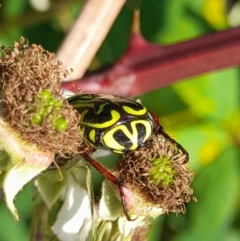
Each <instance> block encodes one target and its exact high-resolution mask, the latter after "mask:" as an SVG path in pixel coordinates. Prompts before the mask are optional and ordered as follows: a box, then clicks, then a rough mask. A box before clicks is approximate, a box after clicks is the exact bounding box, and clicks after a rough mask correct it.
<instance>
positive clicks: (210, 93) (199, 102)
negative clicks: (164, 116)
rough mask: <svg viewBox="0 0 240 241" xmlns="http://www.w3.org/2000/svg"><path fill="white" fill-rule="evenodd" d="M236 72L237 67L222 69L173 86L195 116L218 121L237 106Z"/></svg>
mask: <svg viewBox="0 0 240 241" xmlns="http://www.w3.org/2000/svg"><path fill="white" fill-rule="evenodd" d="M238 74H239V71H238V70H237V69H228V70H223V71H219V72H216V73H212V74H207V75H203V76H201V77H198V78H195V79H192V80H191V81H187V82H181V83H179V84H176V85H174V86H173V88H174V89H175V91H176V92H177V93H178V94H179V96H181V98H182V99H183V100H184V101H185V103H187V104H188V105H189V106H190V109H191V111H193V112H194V114H195V115H196V116H198V117H199V118H205V117H208V118H211V119H217V120H218V122H219V119H224V118H226V116H228V115H229V114H231V113H232V112H233V111H234V110H236V108H237V107H238V106H239V76H238ZM228 79H229V81H228Z"/></svg>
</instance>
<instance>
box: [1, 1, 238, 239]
mask: <svg viewBox="0 0 240 241" xmlns="http://www.w3.org/2000/svg"><path fill="white" fill-rule="evenodd" d="M31 2H34V1H31ZM31 2H30V1H28V0H5V1H3V0H2V1H0V3H1V8H0V45H3V44H4V45H6V46H11V45H12V42H13V41H14V40H18V39H19V37H20V36H24V37H25V38H27V39H29V42H30V43H36V44H41V45H42V46H43V47H44V48H45V49H47V50H49V51H53V52H55V51H56V50H57V49H58V47H59V44H60V43H61V42H62V40H63V37H64V36H65V34H66V30H67V28H68V26H69V25H70V24H71V22H72V21H73V20H74V18H76V16H77V14H78V13H79V11H80V10H81V8H82V4H83V1H77V0H69V1H64V0H62V1H61V0H51V1H49V2H48V1H43V0H40V1H36V2H38V3H39V2H40V3H44V2H46V3H49V7H48V8H46V9H47V10H46V9H45V10H44V11H39V9H38V10H36V8H34V7H33V5H32V3H31ZM235 2H237V1H226V0H194V1H193V0H142V1H140V0H129V1H128V2H127V4H126V5H125V6H124V8H123V10H122V12H121V13H120V15H119V17H118V19H117V20H116V22H115V24H114V26H113V28H112V29H111V31H110V33H109V35H108V37H107V38H106V40H105V41H104V43H103V45H102V47H101V49H100V50H99V52H98V54H97V55H96V58H95V59H94V61H93V63H92V66H91V68H95V67H96V66H99V65H103V64H107V63H111V62H114V61H116V59H117V58H119V57H120V56H121V55H122V53H123V51H124V49H125V48H126V46H127V44H128V40H129V35H130V30H131V26H132V22H131V21H132V18H133V10H134V9H135V8H140V11H141V14H140V22H141V31H142V34H143V36H144V37H145V38H146V39H148V40H149V41H151V42H155V43H159V44H170V43H175V42H179V41H184V40H187V39H190V38H193V37H197V36H200V35H204V34H207V33H210V32H214V31H219V30H223V29H226V28H229V27H230V25H235V23H233V22H232V20H229V15H230V13H231V11H232V9H233V4H235ZM99 11H101V10H99ZM239 15H240V11H239ZM119 36H121V37H119ZM229 57H231V56H229ZM173 71H174V70H173ZM239 78H240V74H239V69H238V68H235V69H226V70H222V71H217V72H214V73H211V74H203V75H201V76H198V77H195V78H192V79H188V80H185V81H182V82H181V83H178V84H174V85H172V86H170V87H165V88H162V89H159V90H155V91H153V92H151V93H148V94H145V95H143V96H140V98H141V100H142V102H143V103H144V104H145V105H146V106H147V108H148V109H151V110H152V111H154V112H156V113H157V114H158V115H159V116H160V117H161V119H160V120H161V122H162V124H163V126H164V127H165V129H166V131H167V132H168V133H169V134H170V135H171V136H173V137H174V138H175V139H177V141H178V142H180V143H181V144H182V145H183V146H184V147H185V148H186V149H187V150H188V151H189V154H190V165H191V167H192V169H193V170H194V171H195V173H196V177H195V179H194V182H193V185H192V186H193V187H194V190H195V192H194V196H195V197H196V198H197V199H198V202H197V203H194V202H191V203H189V204H188V205H187V213H186V214H185V215H183V214H179V215H178V216H176V215H175V214H169V215H163V216H161V217H159V218H158V219H156V220H154V222H153V224H152V225H151V229H150V232H149V237H148V239H149V240H150V241H168V240H171V241H180V240H181V241H188V240H189V241H192V240H200V241H201V240H203V241H208V240H209V241H214V240H218V241H235V240H236V241H237V240H240V185H239V184H240V180H239V178H240V165H239V164H240V155H239V154H240V152H239V146H240V109H239V104H240V98H239V97H240V88H239V87H240V86H239ZM1 197H2V201H1V203H0V241H26V240H28V239H29V233H30V231H29V230H30V224H31V212H32V207H33V204H32V197H33V195H32V188H31V185H30V184H28V185H26V186H25V187H24V189H23V191H22V192H21V193H20V194H19V195H18V196H17V198H16V201H15V203H16V206H17V208H18V211H19V214H20V222H16V221H14V218H13V217H12V215H11V214H10V213H9V211H8V210H7V208H6V205H5V203H4V201H3V200H4V198H3V195H1Z"/></svg>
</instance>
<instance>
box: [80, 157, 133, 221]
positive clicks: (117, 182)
mask: <svg viewBox="0 0 240 241" xmlns="http://www.w3.org/2000/svg"><path fill="white" fill-rule="evenodd" d="M80 155H81V156H82V157H83V159H84V160H85V161H87V162H89V163H90V164H91V165H92V166H93V167H94V168H95V169H97V170H98V171H99V172H100V173H101V174H102V175H104V176H105V177H106V178H107V179H108V180H109V181H111V182H112V183H114V184H115V185H116V186H117V187H118V189H119V193H120V197H121V201H122V206H123V211H124V214H125V216H126V218H127V220H128V221H134V220H135V219H131V217H130V216H129V214H128V210H127V206H126V201H125V196H124V192H123V180H120V179H118V178H117V177H116V176H114V175H113V174H112V173H111V172H110V171H108V170H107V169H106V168H105V167H103V166H102V165H101V164H100V163H98V162H97V161H95V160H94V159H93V158H92V157H91V156H89V155H88V154H86V153H81V154H80Z"/></svg>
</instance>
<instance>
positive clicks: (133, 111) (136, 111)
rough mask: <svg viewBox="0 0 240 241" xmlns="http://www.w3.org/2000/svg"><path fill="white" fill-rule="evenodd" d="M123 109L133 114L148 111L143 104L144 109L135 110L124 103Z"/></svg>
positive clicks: (141, 113)
mask: <svg viewBox="0 0 240 241" xmlns="http://www.w3.org/2000/svg"><path fill="white" fill-rule="evenodd" d="M123 109H124V110H125V111H126V112H127V113H128V114H131V115H144V114H146V113H147V109H146V108H145V107H144V106H143V108H142V110H133V109H132V108H131V107H129V106H126V105H124V106H123Z"/></svg>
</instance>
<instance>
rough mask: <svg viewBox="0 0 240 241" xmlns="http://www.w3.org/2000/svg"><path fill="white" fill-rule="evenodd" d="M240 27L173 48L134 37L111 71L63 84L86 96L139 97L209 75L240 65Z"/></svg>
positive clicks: (99, 72)
mask: <svg viewBox="0 0 240 241" xmlns="http://www.w3.org/2000/svg"><path fill="white" fill-rule="evenodd" d="M239 36H240V27H238V28H233V29H229V30H226V31H222V32H217V33H213V34H210V35H206V36H202V37H199V38H196V39H193V40H189V41H185V42H182V43H177V44H173V45H170V46H157V45H154V44H150V43H148V42H146V41H145V40H144V39H143V38H142V37H141V36H140V35H139V34H133V35H132V38H131V40H130V44H129V47H128V50H127V52H126V53H125V54H124V56H123V57H122V58H121V59H120V60H119V61H118V62H117V63H116V64H115V65H114V66H113V67H112V68H110V69H108V70H103V71H96V72H93V73H91V74H87V75H86V76H85V77H84V78H82V79H77V80H74V81H71V82H68V83H63V84H62V87H63V88H65V89H69V90H72V87H73V86H75V87H77V88H79V89H81V90H82V91H84V92H86V93H108V94H117V95H122V96H136V95H140V94H143V93H146V92H148V91H151V90H154V89H158V88H160V87H163V86H166V85H170V84H173V83H174V82H177V81H179V80H181V79H186V78H190V77H192V76H196V75H199V74H203V73H206V72H210V71H214V70H218V69H224V68H228V67H237V66H239V64H240V54H239V53H240V38H239Z"/></svg>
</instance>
